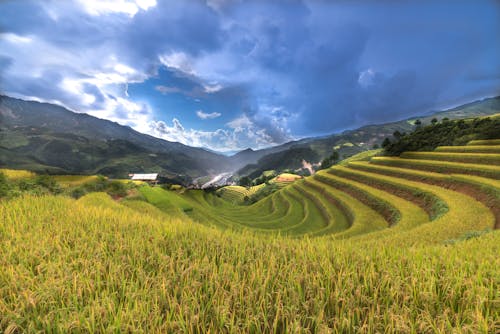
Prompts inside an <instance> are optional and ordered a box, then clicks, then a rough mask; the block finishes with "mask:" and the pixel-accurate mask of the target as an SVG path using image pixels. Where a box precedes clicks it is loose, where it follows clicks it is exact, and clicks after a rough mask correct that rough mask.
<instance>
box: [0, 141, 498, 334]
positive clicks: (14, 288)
mask: <svg viewBox="0 0 500 334" xmlns="http://www.w3.org/2000/svg"><path fill="white" fill-rule="evenodd" d="M366 158H367V157H366V154H363V155H362V157H361V159H362V161H357V160H356V158H352V159H350V161H349V162H347V163H346V164H345V165H343V166H340V165H339V166H335V167H332V168H330V169H328V170H324V171H321V172H319V173H317V174H316V175H314V176H311V177H308V178H305V179H304V180H299V181H296V182H294V183H293V184H290V185H288V186H285V187H283V188H282V189H281V190H279V191H277V192H275V193H273V194H272V195H271V196H269V197H266V198H264V199H263V200H261V201H258V202H257V203H255V204H252V205H248V206H239V205H234V204H233V203H231V200H225V199H224V198H219V197H218V196H216V195H215V194H214V193H212V192H204V191H202V190H186V189H180V188H176V190H174V191H168V190H164V189H162V188H160V187H149V186H140V187H138V188H136V189H135V190H134V191H138V192H139V193H140V196H139V195H138V194H137V193H134V195H133V196H132V197H125V198H122V199H121V200H120V201H113V200H112V199H111V197H109V196H108V195H106V194H104V193H91V194H87V195H85V196H83V197H81V198H80V199H78V200H74V199H70V198H65V197H63V196H57V197H56V196H51V195H47V194H46V195H44V196H41V195H38V196H32V195H18V196H20V197H17V198H16V197H14V198H13V199H10V200H5V199H4V200H2V199H0V217H3V225H2V229H1V230H0V231H3V232H2V233H0V242H1V243H2V244H3V245H4V247H2V248H1V249H0V258H1V259H2V263H3V264H2V267H3V268H4V270H2V271H1V272H0V284H1V286H2V287H3V288H2V289H1V290H0V301H1V302H0V310H1V311H2V312H1V314H2V316H1V317H0V330H1V331H6V332H16V331H18V332H27V331H49V329H50V330H51V331H59V332H68V331H86V332H99V331H132V332H179V331H183V332H203V331H208V330H209V331H213V332H221V331H222V332H224V331H228V332H237V333H240V332H241V333H244V332H272V331H279V332H294V331H295V332H361V333H373V332H413V331H415V332H443V333H445V332H470V333H478V332H484V333H493V332H495V330H496V326H497V320H498V316H499V314H498V308H496V305H495V302H496V300H497V299H498V291H499V289H500V286H499V282H498V279H497V278H498V277H499V275H500V272H499V268H500V262H499V259H498V256H497V254H498V252H499V251H500V249H499V245H500V234H499V232H498V229H499V228H500V223H499V222H500V183H499V182H500V167H499V166H500V146H499V142H498V140H482V141H473V142H470V143H468V145H466V146H454V147H452V148H447V147H438V148H437V149H436V151H435V152H406V153H404V154H402V155H401V157H374V158H372V159H371V160H370V161H365V160H366ZM7 177H8V179H9V180H11V181H10V182H12V183H16V182H18V183H19V182H23V180H29V179H30V178H32V177H33V175H32V174H30V173H27V172H15V171H9V172H8V173H7ZM80 178H81V177H80ZM42 181H43V179H42ZM74 181H75V180H73V182H74ZM82 182H89V181H87V180H82ZM90 182H95V181H90ZM0 183H1V182H0ZM41 184H43V183H41ZM68 185H69V186H70V185H71V184H68ZM47 222H50V223H47ZM194 222H197V223H194ZM213 227H217V228H213ZM300 236H309V237H315V238H299V237H300ZM289 237H293V238H289ZM33 240H36V241H37V242H33ZM14 282H15V283H14ZM68 305H71V307H68Z"/></svg>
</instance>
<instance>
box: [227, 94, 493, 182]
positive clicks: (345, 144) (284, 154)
mask: <svg viewBox="0 0 500 334" xmlns="http://www.w3.org/2000/svg"><path fill="white" fill-rule="evenodd" d="M499 112H500V96H497V97H493V98H486V99H483V100H479V101H475V102H472V103H468V104H465V105H461V106H458V107H455V108H452V109H448V110H444V111H438V112H432V111H431V112H428V113H427V114H426V115H423V116H418V117H412V118H409V119H405V120H401V121H397V122H390V123H385V124H374V125H367V126H363V127H361V128H359V129H356V130H348V131H344V132H342V133H340V134H334V135H330V136H325V137H321V138H306V139H302V140H298V141H293V142H289V143H286V144H284V145H280V146H275V147H273V148H270V149H265V150H258V151H252V152H246V153H244V156H245V157H246V159H247V161H250V160H251V159H255V161H254V162H249V164H248V165H247V166H245V167H243V168H241V169H239V170H238V171H237V173H236V174H237V175H240V176H243V175H248V176H250V177H258V176H260V174H262V172H264V171H266V170H277V171H283V170H287V169H292V170H295V169H299V168H301V167H302V163H301V161H302V160H306V161H307V162H310V163H313V164H314V163H319V162H320V161H321V160H322V159H324V158H325V157H327V156H329V155H330V154H331V153H332V150H337V151H338V152H339V155H340V157H341V158H345V157H349V156H352V155H354V154H356V153H359V152H361V151H365V150H369V149H371V148H373V146H374V145H379V146H380V145H381V144H382V141H383V140H384V139H385V138H387V137H392V134H393V133H394V132H395V131H399V132H401V133H404V132H411V131H413V129H414V128H415V125H414V122H415V121H416V120H417V119H419V120H420V121H421V122H422V124H423V125H426V124H429V123H430V122H431V120H432V119H433V118H437V119H439V120H441V119H443V118H449V119H459V118H470V117H478V116H487V115H492V114H496V113H499ZM243 152H245V151H243ZM243 152H240V153H243ZM242 160H243V159H242Z"/></svg>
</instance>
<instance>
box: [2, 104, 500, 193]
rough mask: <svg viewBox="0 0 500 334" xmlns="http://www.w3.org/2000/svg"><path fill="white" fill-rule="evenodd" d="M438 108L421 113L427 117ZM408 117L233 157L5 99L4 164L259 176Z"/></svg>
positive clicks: (352, 146) (480, 107)
mask: <svg viewBox="0 0 500 334" xmlns="http://www.w3.org/2000/svg"><path fill="white" fill-rule="evenodd" d="M499 101H500V98H492V99H485V100H483V101H478V102H474V103H471V104H467V105H464V106H461V107H457V108H454V109H451V110H448V111H444V112H440V113H439V114H438V115H439V117H442V118H444V117H447V118H449V119H455V118H463V117H473V116H480V115H489V114H493V113H496V112H499V110H500V102H499ZM433 117H434V116H432V115H430V116H425V117H421V118H420V119H421V120H422V123H423V124H426V123H428V122H430V120H431V119H432V118H433ZM414 120H415V118H414V119H411V120H405V121H399V122H394V123H387V124H382V125H371V126H365V127H362V128H360V129H357V130H352V131H345V132H343V133H342V134H337V135H332V136H328V137H323V138H308V139H303V140H299V141H293V142H289V143H286V144H284V145H279V146H276V147H271V148H267V149H264V150H251V149H247V150H244V151H242V152H239V153H237V154H235V155H233V156H231V157H226V156H223V155H220V154H216V153H213V152H209V151H207V150H204V149H200V148H193V147H189V146H186V145H182V144H180V143H174V142H168V141H165V140H162V139H158V138H155V137H152V136H149V135H145V134H142V133H139V132H137V131H134V130H133V129H131V128H129V127H126V126H121V125H119V124H117V123H113V122H110V121H106V120H102V119H98V118H95V117H92V116H89V115H86V114H81V113H74V112H71V111H69V110H67V109H64V108H62V107H60V106H56V105H52V104H48V103H38V102H32V101H23V100H19V99H14V98H10V97H6V96H2V97H1V99H0V121H1V122H0V167H5V168H9V167H10V168H18V169H28V170H33V171H38V172H48V173H52V174H103V175H107V176H111V177H119V178H123V177H126V176H127V174H128V173H129V172H131V171H133V172H146V171H148V172H159V173H161V174H162V175H163V176H165V177H168V178H170V179H171V180H177V182H179V183H185V184H187V183H189V182H191V180H192V179H194V178H197V177H201V176H207V175H216V174H220V173H222V172H227V171H230V172H233V171H235V170H238V172H237V175H255V176H259V175H260V174H261V173H262V172H263V171H265V170H271V169H273V170H277V171H283V170H287V169H297V168H300V167H301V165H302V160H306V161H308V162H318V161H321V160H322V159H323V158H324V157H326V156H328V155H329V154H330V153H331V151H332V149H336V150H337V151H338V152H339V153H340V156H341V157H347V156H352V155H354V154H356V153H359V152H361V151H364V150H367V149H370V148H371V147H372V146H373V145H374V144H380V143H381V142H382V140H383V139H384V138H386V137H388V136H391V135H392V133H393V132H394V131H396V130H397V131H400V132H409V131H411V130H412V129H413V128H414V125H413V121H414Z"/></svg>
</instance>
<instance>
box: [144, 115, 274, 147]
mask: <svg viewBox="0 0 500 334" xmlns="http://www.w3.org/2000/svg"><path fill="white" fill-rule="evenodd" d="M228 127H229V129H217V130H215V131H202V130H196V129H186V128H184V126H183V125H182V124H181V122H180V121H179V120H178V119H177V118H174V119H173V120H172V125H168V124H167V123H165V122H163V121H151V122H150V123H149V129H148V131H146V132H147V133H149V134H151V135H153V136H156V137H159V138H162V139H165V140H169V141H175V142H180V143H183V144H185V145H189V146H195V147H206V148H209V149H212V150H216V151H219V152H232V151H239V150H243V149H246V148H248V147H252V148H255V149H261V148H265V147H269V146H271V145H275V144H278V143H276V142H274V141H273V138H272V137H271V136H269V134H267V132H266V129H263V128H259V127H258V126H257V125H256V124H254V123H253V122H252V121H251V120H250V119H249V118H248V117H246V116H242V117H240V118H238V119H235V120H234V121H232V122H230V123H229V124H228Z"/></svg>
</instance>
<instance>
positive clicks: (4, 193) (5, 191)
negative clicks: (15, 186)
mask: <svg viewBox="0 0 500 334" xmlns="http://www.w3.org/2000/svg"><path fill="white" fill-rule="evenodd" d="M10 191H11V185H10V183H9V181H8V180H7V177H5V175H4V174H3V173H2V172H0V197H8V196H9V195H10Z"/></svg>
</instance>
